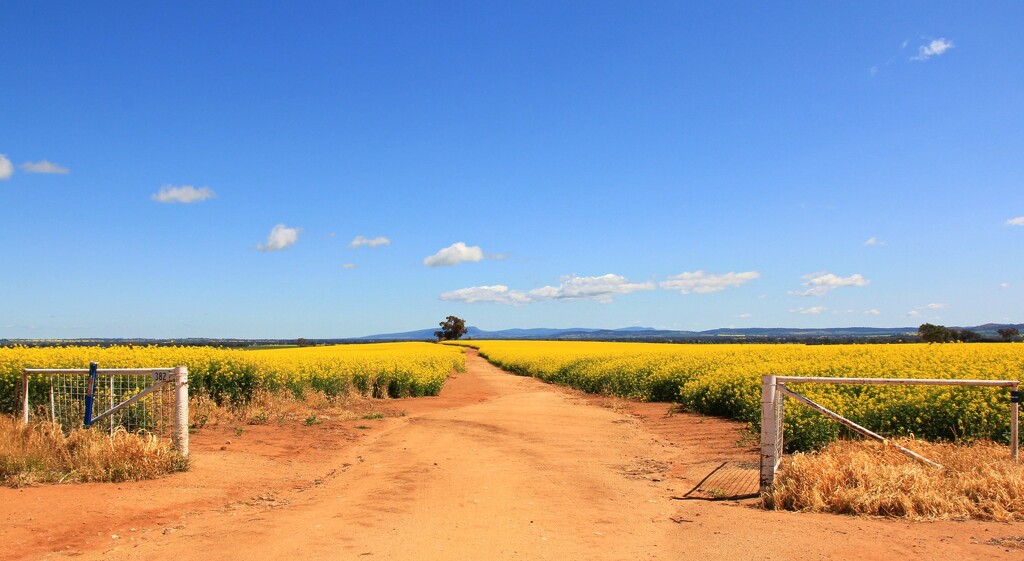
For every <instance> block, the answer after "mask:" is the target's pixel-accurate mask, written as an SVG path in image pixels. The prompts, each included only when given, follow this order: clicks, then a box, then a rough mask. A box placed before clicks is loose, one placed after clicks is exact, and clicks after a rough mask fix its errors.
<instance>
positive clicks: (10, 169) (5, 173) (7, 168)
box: [0, 154, 14, 179]
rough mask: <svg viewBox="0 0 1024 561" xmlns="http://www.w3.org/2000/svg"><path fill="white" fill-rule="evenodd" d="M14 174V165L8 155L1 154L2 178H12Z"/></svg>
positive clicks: (0, 176) (0, 169) (0, 170)
mask: <svg viewBox="0 0 1024 561" xmlns="http://www.w3.org/2000/svg"><path fill="white" fill-rule="evenodd" d="M12 174H14V166H13V165H12V164H11V161H10V160H8V159H7V156H5V155H3V154H0V179H10V178H11V175H12Z"/></svg>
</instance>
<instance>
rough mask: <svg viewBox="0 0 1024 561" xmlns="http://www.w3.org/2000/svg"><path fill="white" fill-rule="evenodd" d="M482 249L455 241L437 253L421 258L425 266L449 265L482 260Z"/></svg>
mask: <svg viewBox="0 0 1024 561" xmlns="http://www.w3.org/2000/svg"><path fill="white" fill-rule="evenodd" d="M483 258H484V250H482V249H480V246H476V245H473V246H467V245H466V244H465V243H463V242H455V243H453V244H452V245H450V246H448V247H446V248H444V249H442V250H440V251H438V252H437V253H435V254H433V255H431V256H429V257H426V258H424V259H423V264H424V265H426V266H427V267H450V266H452V265H458V264H459V263H465V262H467V261H482V260H483Z"/></svg>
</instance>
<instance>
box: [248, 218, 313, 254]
mask: <svg viewBox="0 0 1024 561" xmlns="http://www.w3.org/2000/svg"><path fill="white" fill-rule="evenodd" d="M301 231H302V229H301V228H289V227H288V226H285V225H284V224H278V225H277V226H274V229H272V230H271V231H270V235H268V236H267V243H266V244H265V245H264V244H259V245H257V246H256V249H258V250H260V251H280V250H282V249H285V248H288V247H291V246H293V245H295V242H297V241H299V232H301Z"/></svg>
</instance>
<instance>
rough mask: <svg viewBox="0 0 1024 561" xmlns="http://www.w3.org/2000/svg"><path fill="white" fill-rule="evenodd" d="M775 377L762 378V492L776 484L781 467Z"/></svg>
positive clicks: (766, 376)
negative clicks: (777, 470) (778, 447)
mask: <svg viewBox="0 0 1024 561" xmlns="http://www.w3.org/2000/svg"><path fill="white" fill-rule="evenodd" d="M776 399H777V398H776V395H775V375H773V374H765V375H764V376H761V492H762V493H764V492H765V491H767V490H768V488H769V487H771V485H772V483H774V482H775V469H776V468H777V467H778V466H779V459H780V458H779V457H778V456H779V450H777V446H776V445H777V444H778V435H776V434H775V433H776V432H777V431H778V428H777V427H778V419H776V418H775V400H776Z"/></svg>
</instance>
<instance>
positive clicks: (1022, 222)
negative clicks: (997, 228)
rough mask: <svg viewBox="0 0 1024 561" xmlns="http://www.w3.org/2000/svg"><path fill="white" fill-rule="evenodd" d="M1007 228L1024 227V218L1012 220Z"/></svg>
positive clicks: (1019, 217) (1007, 223)
mask: <svg viewBox="0 0 1024 561" xmlns="http://www.w3.org/2000/svg"><path fill="white" fill-rule="evenodd" d="M1006 225H1007V226H1024V216H1018V217H1017V218H1011V219H1009V220H1007V221H1006Z"/></svg>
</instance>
